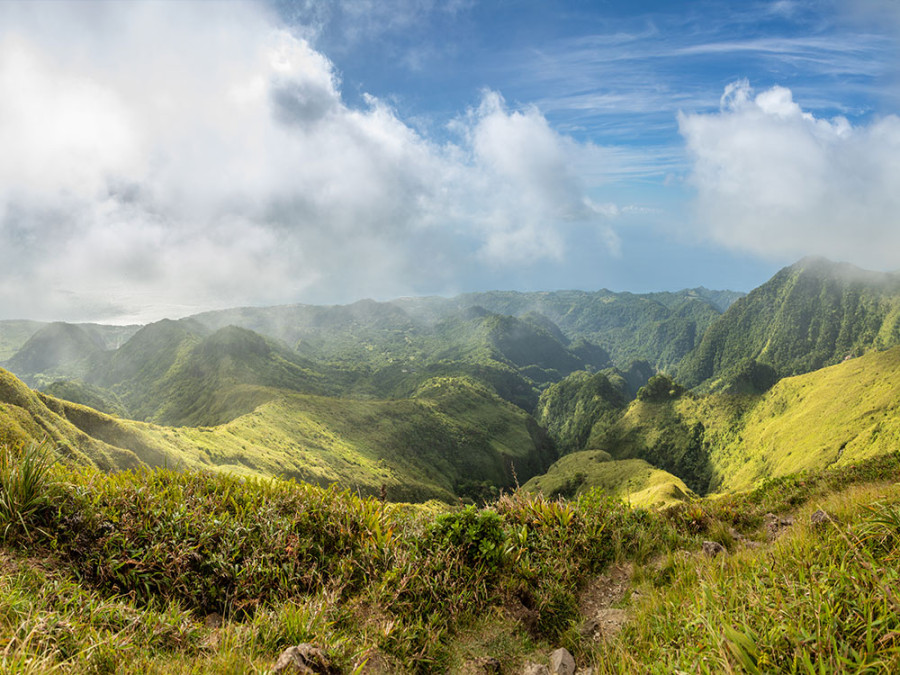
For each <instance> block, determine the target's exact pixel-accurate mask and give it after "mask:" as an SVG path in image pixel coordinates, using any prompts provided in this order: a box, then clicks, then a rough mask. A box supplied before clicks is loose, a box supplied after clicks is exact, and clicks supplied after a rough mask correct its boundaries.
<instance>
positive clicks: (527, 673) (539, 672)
mask: <svg viewBox="0 0 900 675" xmlns="http://www.w3.org/2000/svg"><path fill="white" fill-rule="evenodd" d="M522 675H550V669H549V668H548V667H547V666H545V665H542V664H540V663H526V664H525V667H524V668H523V669H522Z"/></svg>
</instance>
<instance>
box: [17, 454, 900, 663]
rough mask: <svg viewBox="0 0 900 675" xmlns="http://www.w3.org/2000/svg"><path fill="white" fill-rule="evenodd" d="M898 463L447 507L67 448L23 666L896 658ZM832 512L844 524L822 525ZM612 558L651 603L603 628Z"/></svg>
mask: <svg viewBox="0 0 900 675" xmlns="http://www.w3.org/2000/svg"><path fill="white" fill-rule="evenodd" d="M898 467H900V455H892V456H890V457H883V458H876V459H873V460H867V461H865V462H862V463H860V464H857V465H855V466H854V467H852V468H851V467H849V466H848V467H837V468H834V469H831V470H828V471H825V472H818V473H814V474H805V475H801V476H794V477H785V478H781V479H775V480H772V481H769V482H768V483H766V484H765V485H764V486H762V487H760V488H758V489H757V490H755V491H754V492H752V493H748V494H744V495H733V496H730V497H727V498H720V499H711V500H702V501H696V502H692V503H690V504H684V505H681V506H677V507H674V508H670V509H667V510H664V511H661V512H652V511H646V510H642V509H633V508H631V507H628V506H627V505H625V504H624V503H622V502H620V501H616V500H612V499H609V498H608V497H607V496H604V495H602V494H601V493H599V492H598V491H589V492H587V493H585V494H583V495H579V496H578V497H577V498H576V499H573V500H549V499H547V498H545V497H543V496H540V495H529V494H527V493H524V492H517V493H514V494H510V495H506V496H503V497H501V498H500V499H499V500H497V501H496V502H494V503H492V504H489V505H487V506H485V507H483V508H475V507H472V506H469V507H465V508H447V507H445V508H444V509H443V510H442V511H440V512H438V514H437V515H435V513H434V512H433V511H430V510H427V509H421V508H417V507H411V506H404V505H392V504H384V503H382V502H380V501H378V500H376V499H372V498H360V497H358V496H356V495H355V494H352V493H349V492H347V491H339V490H336V489H333V488H332V489H327V490H323V489H321V488H318V487H315V486H310V485H303V484H295V483H291V482H284V481H271V480H270V481H260V480H245V479H239V478H237V477H228V476H223V475H219V474H212V473H200V472H186V473H176V472H173V471H170V470H159V469H158V470H142V471H139V472H122V473H118V474H103V473H99V472H96V471H94V470H90V469H83V470H77V471H75V470H72V469H71V468H69V467H66V466H65V465H60V464H58V465H56V466H54V467H53V468H52V469H51V470H50V472H49V474H48V475H47V482H46V483H45V484H44V485H43V487H41V488H40V489H39V492H40V491H43V492H44V494H51V493H52V494H53V495H54V499H53V502H52V508H50V509H41V510H38V511H34V512H31V513H29V514H27V515H26V516H24V519H25V520H26V524H27V526H28V527H27V532H28V534H27V535H26V534H25V531H24V530H23V531H19V532H18V533H16V534H15V535H14V536H12V537H10V538H8V539H7V540H6V541H5V542H3V543H2V544H0V572H2V574H0V636H2V637H0V668H2V669H4V670H5V671H13V672H48V671H51V670H54V669H60V670H62V671H63V672H72V673H97V672H106V673H113V672H116V673H119V672H122V673H207V672H209V673H213V672H234V673H251V672H260V671H263V670H265V669H267V668H270V667H271V666H272V664H273V663H274V661H275V658H276V657H277V655H278V653H279V652H280V651H281V650H282V649H284V648H285V647H287V646H290V645H292V644H296V643H299V642H312V643H314V644H318V645H320V646H322V647H323V648H325V649H326V652H327V654H328V657H329V658H330V659H331V661H332V662H333V663H334V664H335V665H336V666H337V667H339V668H340V669H341V670H342V671H343V672H350V671H351V670H353V669H354V668H356V667H358V666H359V665H361V664H362V663H363V662H365V661H371V662H372V663H373V664H374V663H377V664H380V670H379V671H377V672H384V673H389V672H423V673H424V672H448V671H449V672H458V671H461V670H463V668H464V666H465V664H466V661H467V660H468V659H472V658H476V657H485V656H493V657H495V658H499V659H500V660H501V662H502V664H503V667H504V669H505V670H512V671H513V672H515V671H516V670H517V669H520V668H521V667H522V665H523V664H524V662H525V661H529V660H530V661H540V660H542V659H545V658H546V654H547V653H548V652H549V651H550V649H551V648H554V647H556V646H559V645H563V646H566V647H567V648H569V649H570V650H571V651H572V652H573V653H574V654H575V656H576V658H577V659H578V662H579V664H582V665H584V664H591V665H593V666H594V667H595V669H597V670H598V671H599V672H624V673H644V672H660V673H662V672H676V671H678V670H682V671H685V672H697V671H699V672H757V671H758V672H772V671H783V672H804V673H805V672H810V673H812V672H816V673H820V672H828V673H830V672H892V671H895V670H896V668H897V667H898V665H900V661H898V659H900V649H898V647H900V645H898V644H897V635H898V634H900V618H898V617H900V611H898V609H900V608H898V607H897V597H900V574H898V572H897V569H898V567H897V562H898V560H900V487H898V485H896V484H893V483H892V482H891V481H892V480H896V478H897V476H898ZM886 479H887V481H886ZM51 491H52V492H51ZM819 507H824V508H826V509H827V510H828V511H829V513H831V514H833V515H834V517H835V520H834V522H833V523H832V524H825V525H824V526H812V525H810V524H809V514H810V513H811V512H812V511H813V510H814V509H816V508H819ZM766 509H774V510H776V511H778V512H784V511H785V510H789V511H791V512H793V514H794V516H795V518H796V522H797V524H796V525H795V526H794V527H793V528H792V529H791V530H789V531H788V532H787V533H786V534H785V535H784V536H783V537H782V538H781V539H779V540H778V541H777V542H775V543H773V544H769V545H762V546H760V547H758V548H753V549H751V548H746V549H744V548H740V547H739V546H738V545H737V543H736V540H735V539H734V538H733V537H732V538H731V540H730V541H729V542H728V543H729V546H730V547H731V549H732V555H730V556H728V557H718V558H715V559H709V558H706V557H703V556H700V555H699V554H698V553H697V548H698V547H699V542H700V541H701V540H702V539H708V538H710V537H713V538H715V536H716V533H720V534H721V533H725V532H727V531H728V528H736V529H737V530H738V531H739V532H740V533H742V534H743V536H745V537H750V538H754V537H755V538H757V539H760V534H759V529H760V523H761V518H762V513H763V512H764V510H766ZM729 536H731V535H729ZM613 561H619V562H626V561H630V562H631V563H632V564H633V565H634V567H635V569H636V572H635V577H634V580H633V590H634V591H637V592H636V593H635V592H632V593H631V594H630V596H627V597H626V599H625V601H624V605H622V606H624V607H626V608H630V611H631V612H632V616H633V618H632V620H631V621H630V622H629V623H628V624H627V625H626V627H625V629H624V632H623V633H622V634H621V635H620V637H618V638H615V639H612V640H608V641H607V642H604V643H599V644H598V643H594V642H592V641H591V640H590V639H589V638H587V637H583V636H582V635H581V634H580V633H579V631H578V627H579V622H580V621H581V620H582V618H584V617H582V616H581V615H580V614H579V593H580V592H582V590H583V589H584V588H586V587H587V585H588V582H589V581H590V580H591V579H593V578H595V576H596V575H597V574H600V573H602V572H603V571H604V570H605V569H606V567H607V566H608V565H609V564H610V563H611V562H613ZM660 561H662V562H660ZM213 613H215V614H217V615H221V616H222V617H223V620H222V623H221V625H219V624H218V621H214V622H210V621H208V619H210V618H211V617H212V615H213Z"/></svg>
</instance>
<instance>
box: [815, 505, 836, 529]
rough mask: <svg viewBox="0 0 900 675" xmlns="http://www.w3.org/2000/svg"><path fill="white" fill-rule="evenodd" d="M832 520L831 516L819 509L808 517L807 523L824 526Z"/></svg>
mask: <svg viewBox="0 0 900 675" xmlns="http://www.w3.org/2000/svg"><path fill="white" fill-rule="evenodd" d="M833 520H834V518H833V517H832V515H831V514H830V513H828V512H827V511H825V510H823V509H819V510H818V511H816V512H814V513H813V514H812V515H811V516H810V517H809V522H810V523H812V524H813V525H816V526H822V525H825V524H827V523H829V522H831V521H833Z"/></svg>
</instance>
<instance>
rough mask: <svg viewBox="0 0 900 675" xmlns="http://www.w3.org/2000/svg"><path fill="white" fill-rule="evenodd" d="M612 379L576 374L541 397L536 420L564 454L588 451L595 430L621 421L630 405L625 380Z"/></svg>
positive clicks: (603, 376)
mask: <svg viewBox="0 0 900 675" xmlns="http://www.w3.org/2000/svg"><path fill="white" fill-rule="evenodd" d="M610 375H611V374H606V373H595V374H593V375H592V374H590V373H587V372H584V371H581V372H577V373H573V374H572V375H570V376H569V377H567V378H566V379H564V380H562V381H561V382H558V383H557V384H554V385H552V386H550V387H548V388H547V389H546V390H545V391H544V392H543V393H542V394H541V399H540V401H539V402H538V405H537V408H536V410H535V418H536V419H537V421H538V422H539V423H540V424H541V426H543V427H544V428H545V429H547V431H548V433H549V434H550V436H551V437H552V438H553V439H554V440H555V441H556V444H557V446H558V447H559V450H560V453H561V454H566V453H569V452H576V451H579V450H585V449H588V441H589V439H590V437H591V433H592V431H593V429H594V427H596V426H603V425H606V424H610V423H612V422H613V421H615V420H616V419H618V417H619V416H620V415H621V413H622V410H623V409H624V408H625V406H626V405H627V404H628V400H629V398H630V397H629V396H628V392H627V385H626V383H625V380H624V378H622V377H621V376H620V377H615V375H613V376H612V377H610Z"/></svg>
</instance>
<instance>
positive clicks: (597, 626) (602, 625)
mask: <svg viewBox="0 0 900 675" xmlns="http://www.w3.org/2000/svg"><path fill="white" fill-rule="evenodd" d="M632 571H633V569H632V566H631V563H625V564H623V565H616V566H614V567H610V568H609V569H608V570H607V571H606V573H605V574H603V575H601V576H599V577H597V578H596V579H594V580H593V581H592V582H591V583H589V584H588V585H587V586H586V587H585V588H584V590H583V591H582V592H581V596H580V598H579V603H578V604H579V609H580V611H581V615H582V616H583V617H584V623H582V627H581V632H582V635H585V636H590V637H592V638H593V639H594V640H597V641H600V640H606V639H609V638H611V637H613V636H614V635H615V634H616V633H618V632H619V631H620V630H622V626H624V625H625V623H627V621H628V619H629V613H628V610H627V609H621V608H616V607H613V605H615V604H616V603H618V602H620V601H621V600H622V598H624V597H625V591H626V590H627V589H628V584H629V583H630V581H631V574H632Z"/></svg>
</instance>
